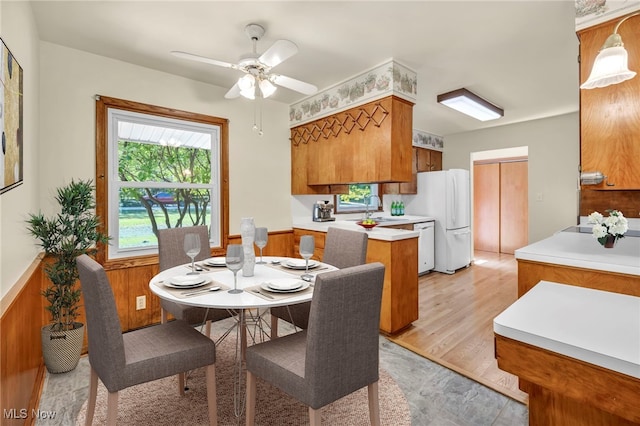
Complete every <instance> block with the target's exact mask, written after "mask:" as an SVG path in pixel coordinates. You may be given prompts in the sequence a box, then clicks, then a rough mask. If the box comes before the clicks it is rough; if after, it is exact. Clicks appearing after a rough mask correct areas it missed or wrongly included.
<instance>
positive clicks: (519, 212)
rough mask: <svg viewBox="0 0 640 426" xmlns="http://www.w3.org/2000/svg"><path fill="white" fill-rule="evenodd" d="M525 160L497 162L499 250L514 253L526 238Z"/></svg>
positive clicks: (526, 169)
mask: <svg viewBox="0 0 640 426" xmlns="http://www.w3.org/2000/svg"><path fill="white" fill-rule="evenodd" d="M528 170H529V168H528V162H527V161H514V162H502V163H500V252H502V253H507V254H513V253H514V252H515V250H516V249H518V248H520V247H524V246H526V245H527V243H528V241H529V178H528Z"/></svg>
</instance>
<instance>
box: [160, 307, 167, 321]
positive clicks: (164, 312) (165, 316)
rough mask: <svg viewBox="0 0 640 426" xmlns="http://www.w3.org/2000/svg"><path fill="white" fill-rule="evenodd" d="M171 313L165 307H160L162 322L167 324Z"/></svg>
mask: <svg viewBox="0 0 640 426" xmlns="http://www.w3.org/2000/svg"><path fill="white" fill-rule="evenodd" d="M168 317H169V313H168V312H167V311H165V310H164V309H162V308H160V324H166V323H167V321H168V320H169V318H168Z"/></svg>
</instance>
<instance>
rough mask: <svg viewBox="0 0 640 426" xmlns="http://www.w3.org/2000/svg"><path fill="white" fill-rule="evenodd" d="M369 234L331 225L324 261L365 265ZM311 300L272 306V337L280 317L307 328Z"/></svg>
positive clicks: (276, 335) (337, 266) (340, 265)
mask: <svg viewBox="0 0 640 426" xmlns="http://www.w3.org/2000/svg"><path fill="white" fill-rule="evenodd" d="M368 241H369V236H368V235H367V234H366V233H364V232H358V231H351V230H348V229H340V228H335V227H330V228H329V229H328V230H327V235H326V237H325V242H324V254H323V256H322V261H323V262H324V263H328V264H329V265H333V266H335V267H336V268H341V269H342V268H348V267H351V266H356V265H363V264H364V263H365V262H366V261H367V244H368ZM310 306H311V302H307V303H299V304H296V305H289V306H278V307H276V308H271V311H270V313H271V338H272V339H275V338H276V337H278V319H282V320H284V321H287V322H290V323H292V324H293V325H295V326H296V327H299V328H302V329H305V328H307V323H308V322H309V308H310Z"/></svg>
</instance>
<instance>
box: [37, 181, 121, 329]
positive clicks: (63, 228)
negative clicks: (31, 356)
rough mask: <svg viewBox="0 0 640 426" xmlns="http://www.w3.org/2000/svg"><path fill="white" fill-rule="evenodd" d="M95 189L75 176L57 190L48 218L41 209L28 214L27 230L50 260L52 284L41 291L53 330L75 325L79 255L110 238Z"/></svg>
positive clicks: (95, 249) (48, 264)
mask: <svg viewBox="0 0 640 426" xmlns="http://www.w3.org/2000/svg"><path fill="white" fill-rule="evenodd" d="M93 192H94V187H93V184H92V181H91V180H87V181H82V180H81V181H77V182H76V181H74V180H72V181H71V183H70V184H68V185H66V186H64V187H62V188H58V190H57V196H56V201H57V202H58V204H59V205H60V212H59V213H58V214H57V215H55V216H53V217H51V218H45V217H44V215H43V214H42V213H38V214H29V219H28V220H27V224H28V227H27V230H28V231H29V232H30V234H31V235H33V236H34V237H36V238H37V239H38V240H39V241H40V244H39V245H40V246H41V247H42V248H43V249H44V252H45V254H46V255H47V256H48V257H49V258H50V260H51V261H50V262H49V263H47V264H46V266H45V274H46V275H47V277H49V280H50V281H51V285H50V286H49V287H47V289H46V290H44V291H43V292H42V295H43V296H44V297H45V298H46V299H47V301H48V302H49V306H47V307H46V309H47V310H48V311H49V312H50V313H51V321H52V324H51V327H50V329H51V331H67V330H71V329H73V328H75V324H76V323H75V320H76V318H77V317H78V308H79V302H80V289H79V288H77V287H76V285H75V284H76V281H77V280H78V269H77V267H76V257H78V256H80V255H81V254H88V255H95V253H96V252H97V246H98V244H107V243H108V242H109V237H108V236H107V235H105V234H103V233H101V232H100V231H99V230H98V228H99V226H100V220H99V218H98V216H96V215H95V213H94V209H95V201H94V196H93Z"/></svg>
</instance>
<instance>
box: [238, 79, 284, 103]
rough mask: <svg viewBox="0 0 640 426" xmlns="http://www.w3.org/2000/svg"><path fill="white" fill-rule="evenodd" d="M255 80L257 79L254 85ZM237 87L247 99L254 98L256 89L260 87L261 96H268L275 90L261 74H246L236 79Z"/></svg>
mask: <svg viewBox="0 0 640 426" xmlns="http://www.w3.org/2000/svg"><path fill="white" fill-rule="evenodd" d="M256 80H257V81H258V84H257V87H256ZM238 87H239V88H240V94H241V95H242V96H244V97H245V98H247V99H255V98H256V89H257V88H259V89H260V94H261V95H262V97H263V98H268V97H269V96H271V95H273V94H274V93H275V91H276V89H277V88H276V86H274V85H273V84H272V83H271V82H270V81H269V80H268V79H266V78H263V77H261V76H258V77H256V76H254V75H252V74H246V75H244V76H243V77H240V78H239V79H238Z"/></svg>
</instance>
